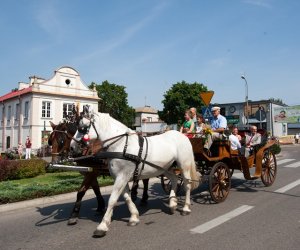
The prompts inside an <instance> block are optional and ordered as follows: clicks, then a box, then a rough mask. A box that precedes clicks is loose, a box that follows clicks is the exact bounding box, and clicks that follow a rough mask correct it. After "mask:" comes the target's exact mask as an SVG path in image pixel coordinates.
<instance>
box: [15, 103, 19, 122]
mask: <svg viewBox="0 0 300 250" xmlns="http://www.w3.org/2000/svg"><path fill="white" fill-rule="evenodd" d="M19 117H20V104H19V103H17V104H16V113H15V120H19Z"/></svg>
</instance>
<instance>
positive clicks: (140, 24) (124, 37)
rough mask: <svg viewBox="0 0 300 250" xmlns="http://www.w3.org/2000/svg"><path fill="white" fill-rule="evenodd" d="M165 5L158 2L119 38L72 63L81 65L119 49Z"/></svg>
mask: <svg viewBox="0 0 300 250" xmlns="http://www.w3.org/2000/svg"><path fill="white" fill-rule="evenodd" d="M166 5H167V4H166V2H160V4H158V5H157V6H155V7H154V8H153V9H152V10H151V12H150V14H149V15H148V16H146V17H144V18H143V19H141V20H140V21H139V22H137V23H134V24H133V25H131V26H129V27H127V28H126V29H125V31H124V32H123V33H122V34H121V36H117V37H114V38H113V39H112V40H110V41H109V42H107V43H106V44H101V45H100V46H99V47H98V48H96V49H93V51H92V52H90V53H86V54H85V55H83V56H80V57H79V58H75V59H74V63H75V64H77V63H78V62H79V63H82V62H84V61H88V60H91V59H92V58H95V57H99V56H100V55H102V54H106V53H109V52H111V51H113V50H115V49H117V48H119V47H121V46H122V45H123V44H126V43H127V42H129V41H130V40H131V39H132V38H133V37H134V35H136V34H137V33H138V32H139V31H140V30H142V29H143V28H144V27H145V26H147V25H148V24H149V23H150V22H151V21H153V20H154V19H155V18H156V17H157V16H158V15H159V14H160V13H161V12H162V11H163V10H164V9H165V7H166Z"/></svg>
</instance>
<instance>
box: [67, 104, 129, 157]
mask: <svg viewBox="0 0 300 250" xmlns="http://www.w3.org/2000/svg"><path fill="white" fill-rule="evenodd" d="M130 132H131V130H130V129H129V128H128V127H126V126H125V125H124V124H122V123H120V122H119V121H117V120H115V119H114V118H112V117H111V116H110V115H109V114H105V113H98V112H94V111H93V109H92V108H91V107H90V106H84V108H83V112H81V118H80V120H79V121H78V130H77V132H76V134H75V135H74V137H73V138H74V140H73V141H72V143H71V148H72V150H74V152H75V153H76V152H79V151H80V146H82V145H85V146H86V144H88V143H89V141H90V140H100V141H105V140H107V139H109V138H112V137H114V136H117V135H120V134H124V133H130Z"/></svg>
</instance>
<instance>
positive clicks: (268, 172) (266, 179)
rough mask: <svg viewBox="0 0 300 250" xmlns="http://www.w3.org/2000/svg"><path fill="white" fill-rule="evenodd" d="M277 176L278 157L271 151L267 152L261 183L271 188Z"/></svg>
mask: <svg viewBox="0 0 300 250" xmlns="http://www.w3.org/2000/svg"><path fill="white" fill-rule="evenodd" d="M276 174H277V162H276V157H275V155H274V154H273V153H272V152H271V151H270V150H266V151H265V152H264V157H263V159H262V173H261V181H262V182H263V184H264V185H265V186H266V187H268V186H271V185H272V184H273V183H274V181H275V178H276Z"/></svg>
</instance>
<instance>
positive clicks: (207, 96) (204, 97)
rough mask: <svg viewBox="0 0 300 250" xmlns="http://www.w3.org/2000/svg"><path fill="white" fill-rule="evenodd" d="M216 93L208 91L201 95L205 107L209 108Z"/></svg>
mask: <svg viewBox="0 0 300 250" xmlns="http://www.w3.org/2000/svg"><path fill="white" fill-rule="evenodd" d="M214 93H215V92H214V91H206V92H201V93H200V94H199V95H200V97H201V99H202V101H203V103H204V104H205V106H208V105H209V104H210V101H211V98H212V97H213V95H214Z"/></svg>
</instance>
